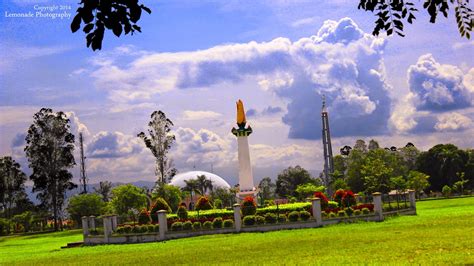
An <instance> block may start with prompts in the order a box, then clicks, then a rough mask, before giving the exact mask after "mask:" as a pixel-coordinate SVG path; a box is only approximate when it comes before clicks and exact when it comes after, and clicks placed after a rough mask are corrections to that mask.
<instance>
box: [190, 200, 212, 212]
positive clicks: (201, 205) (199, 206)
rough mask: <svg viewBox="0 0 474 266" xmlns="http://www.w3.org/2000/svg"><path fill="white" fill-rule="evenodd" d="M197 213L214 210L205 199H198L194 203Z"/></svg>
mask: <svg viewBox="0 0 474 266" xmlns="http://www.w3.org/2000/svg"><path fill="white" fill-rule="evenodd" d="M195 209H196V210H197V211H202V210H210V209H214V207H213V206H212V204H211V202H210V201H209V199H208V198H207V197H200V198H199V199H198V201H197V203H196V208H195Z"/></svg>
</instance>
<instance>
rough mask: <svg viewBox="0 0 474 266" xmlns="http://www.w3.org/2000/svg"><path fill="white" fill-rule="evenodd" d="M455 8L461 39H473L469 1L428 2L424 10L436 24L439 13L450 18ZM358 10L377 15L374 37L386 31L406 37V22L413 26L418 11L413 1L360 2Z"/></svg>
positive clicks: (430, 0)
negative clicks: (449, 14) (404, 30)
mask: <svg viewBox="0 0 474 266" xmlns="http://www.w3.org/2000/svg"><path fill="white" fill-rule="evenodd" d="M450 5H451V7H453V6H454V10H455V17H456V24H457V26H458V30H459V33H460V34H461V37H466V38H467V39H469V38H470V37H471V35H470V33H471V32H472V26H473V20H474V17H473V12H472V9H471V8H470V7H469V0H456V1H455V0H450V1H447V0H426V1H424V3H423V8H424V9H426V11H427V12H428V14H429V15H430V22H431V23H435V22H436V19H437V17H438V14H439V13H442V14H443V15H444V17H446V18H447V17H448V11H449V8H450ZM358 9H362V10H365V11H370V12H372V13H375V15H376V16H377V20H376V21H375V27H374V30H373V32H372V34H373V35H375V36H377V35H379V33H380V31H385V32H386V33H387V35H392V34H393V33H394V32H395V33H396V34H398V35H399V36H402V37H404V36H405V35H404V33H403V29H404V24H403V22H404V20H406V21H407V22H408V23H410V24H412V23H413V22H414V20H415V18H416V17H415V13H416V12H417V11H418V9H417V8H416V7H415V4H414V3H413V1H408V0H407V1H398V0H378V1H374V0H359V6H358Z"/></svg>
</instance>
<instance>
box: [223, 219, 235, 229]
mask: <svg viewBox="0 0 474 266" xmlns="http://www.w3.org/2000/svg"><path fill="white" fill-rule="evenodd" d="M223 224H224V228H232V227H234V221H233V220H231V219H226V220H224V223H223Z"/></svg>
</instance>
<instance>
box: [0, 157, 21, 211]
mask: <svg viewBox="0 0 474 266" xmlns="http://www.w3.org/2000/svg"><path fill="white" fill-rule="evenodd" d="M25 181H26V174H25V173H23V171H22V170H21V168H20V164H19V163H17V162H16V161H15V160H13V159H12V157H10V156H5V157H2V158H0V206H1V207H2V208H3V209H4V210H5V217H6V218H10V217H11V210H12V208H13V205H14V204H15V203H17V202H19V201H20V200H22V199H23V197H24V195H25Z"/></svg>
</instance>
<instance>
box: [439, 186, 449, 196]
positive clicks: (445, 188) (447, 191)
mask: <svg viewBox="0 0 474 266" xmlns="http://www.w3.org/2000/svg"><path fill="white" fill-rule="evenodd" d="M441 193H443V195H444V196H445V197H446V198H449V196H450V195H451V188H450V187H449V186H448V185H444V187H443V188H442V189H441Z"/></svg>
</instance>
